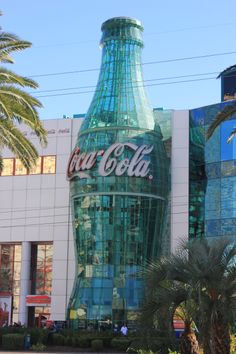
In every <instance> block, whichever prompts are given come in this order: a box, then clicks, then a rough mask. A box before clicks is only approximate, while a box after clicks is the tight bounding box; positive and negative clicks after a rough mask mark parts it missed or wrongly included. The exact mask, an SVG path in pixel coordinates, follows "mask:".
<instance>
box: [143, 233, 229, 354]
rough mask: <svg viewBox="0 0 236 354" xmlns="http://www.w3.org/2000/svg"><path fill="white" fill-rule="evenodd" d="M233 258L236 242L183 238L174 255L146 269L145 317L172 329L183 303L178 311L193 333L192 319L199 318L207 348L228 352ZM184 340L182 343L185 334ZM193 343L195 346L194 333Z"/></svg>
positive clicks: (213, 351)
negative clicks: (174, 319) (175, 316)
mask: <svg viewBox="0 0 236 354" xmlns="http://www.w3.org/2000/svg"><path fill="white" fill-rule="evenodd" d="M235 258H236V244H235V242H234V241H233V240H232V239H230V238H218V239H214V240H207V239H202V240H194V241H191V242H188V243H185V244H183V246H182V247H181V248H180V249H179V251H178V252H176V254H173V255H171V256H170V257H166V258H162V259H161V260H160V261H158V262H156V263H153V264H152V265H150V267H149V268H148V269H147V271H146V283H147V294H146V301H145V305H144V308H143V318H145V317H146V318H148V319H149V320H150V318H151V319H152V320H153V323H155V325H157V326H158V328H162V329H165V330H166V332H167V333H173V328H172V320H173V317H174V314H175V313H176V309H177V308H178V307H179V309H180V310H181V311H180V312H179V314H178V315H179V317H181V318H182V319H183V320H184V322H185V328H186V329H187V330H188V331H189V332H190V331H191V322H192V321H193V320H194V321H195V322H196V323H197V327H198V330H199V331H200V339H201V341H202V343H203V347H204V350H205V351H206V352H209V350H211V352H212V353H215V352H222V353H223V352H227V350H229V344H230V337H229V334H230V331H229V330H230V324H231V323H232V321H233V313H234V309H235V307H236V282H235V277H236V263H235ZM180 307H181V308H180ZM155 321H156V322H155ZM149 325H150V323H149ZM149 328H150V327H149ZM191 338H192V339H193V338H194V333H193V332H192V335H191ZM180 342H181V345H182V343H184V337H183V336H182V337H181V338H180ZM189 344H190V345H191V346H192V349H193V347H197V340H196V338H194V340H192V341H191V343H189ZM185 345H187V341H185ZM209 347H210V348H209ZM169 348H172V346H170V345H169ZM216 349H217V351H216Z"/></svg>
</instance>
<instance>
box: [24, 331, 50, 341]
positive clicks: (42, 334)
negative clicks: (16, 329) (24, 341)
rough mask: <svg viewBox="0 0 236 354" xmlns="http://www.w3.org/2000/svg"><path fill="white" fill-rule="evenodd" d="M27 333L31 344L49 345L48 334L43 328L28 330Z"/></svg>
mask: <svg viewBox="0 0 236 354" xmlns="http://www.w3.org/2000/svg"><path fill="white" fill-rule="evenodd" d="M27 333H28V334H29V335H30V341H31V344H32V345H34V344H37V343H43V344H47V336H48V333H47V331H46V330H45V329H42V328H27Z"/></svg>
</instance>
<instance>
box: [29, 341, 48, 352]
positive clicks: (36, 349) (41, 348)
mask: <svg viewBox="0 0 236 354" xmlns="http://www.w3.org/2000/svg"><path fill="white" fill-rule="evenodd" d="M30 349H31V350H33V351H34V352H43V351H44V350H45V349H46V345H44V344H42V343H37V344H33V345H32V347H31V348H30Z"/></svg>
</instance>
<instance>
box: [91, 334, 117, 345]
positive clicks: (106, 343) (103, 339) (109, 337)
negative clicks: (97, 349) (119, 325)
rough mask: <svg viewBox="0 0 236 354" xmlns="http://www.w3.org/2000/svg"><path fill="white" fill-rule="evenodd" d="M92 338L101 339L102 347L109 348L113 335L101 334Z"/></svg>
mask: <svg viewBox="0 0 236 354" xmlns="http://www.w3.org/2000/svg"><path fill="white" fill-rule="evenodd" d="M93 339H101V340H102V341H103V346H104V348H110V347H111V341H112V339H113V336H106V337H105V336H104V334H103V336H102V337H98V338H93Z"/></svg>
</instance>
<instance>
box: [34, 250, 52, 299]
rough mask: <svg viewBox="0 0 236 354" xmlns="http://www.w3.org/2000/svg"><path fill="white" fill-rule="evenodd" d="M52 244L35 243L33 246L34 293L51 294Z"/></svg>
mask: <svg viewBox="0 0 236 354" xmlns="http://www.w3.org/2000/svg"><path fill="white" fill-rule="evenodd" d="M52 252H53V245H52V244H33V245H32V247H31V278H32V282H31V284H32V288H31V292H32V294H36V295H41V294H42V295H51V291H52Z"/></svg>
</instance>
